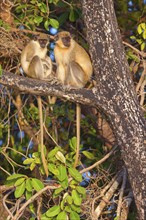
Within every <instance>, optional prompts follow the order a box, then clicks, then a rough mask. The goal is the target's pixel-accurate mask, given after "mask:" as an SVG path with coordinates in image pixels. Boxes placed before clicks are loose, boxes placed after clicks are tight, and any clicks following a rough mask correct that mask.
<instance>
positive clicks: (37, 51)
mask: <svg viewBox="0 0 146 220" xmlns="http://www.w3.org/2000/svg"><path fill="white" fill-rule="evenodd" d="M48 43H49V39H48V38H46V36H43V35H42V36H39V37H37V36H36V37H35V38H34V39H33V40H31V41H30V42H29V43H28V44H27V45H26V46H25V47H24V49H23V51H22V53H21V65H22V68H23V70H24V72H25V73H26V75H27V76H29V77H31V78H35V79H40V80H47V79H48V77H50V76H51V74H52V62H51V59H50V57H48V56H47V45H48ZM37 102H38V108H39V120H40V136H41V137H40V151H41V158H42V163H43V167H44V171H45V174H46V176H48V167H47V161H46V158H45V154H44V143H43V112H42V100H41V97H40V96H38V97H37Z"/></svg>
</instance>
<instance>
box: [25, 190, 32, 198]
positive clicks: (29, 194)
mask: <svg viewBox="0 0 146 220" xmlns="http://www.w3.org/2000/svg"><path fill="white" fill-rule="evenodd" d="M25 197H26V200H29V199H30V198H31V197H32V191H31V192H29V191H27V190H26V191H25Z"/></svg>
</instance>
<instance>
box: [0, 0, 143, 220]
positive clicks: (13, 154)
mask: <svg viewBox="0 0 146 220" xmlns="http://www.w3.org/2000/svg"><path fill="white" fill-rule="evenodd" d="M131 2H132V5H129V3H128V4H127V1H121V0H118V1H117V0H116V1H115V9H116V14H117V18H118V22H119V25H120V29H121V32H122V34H123V36H124V37H123V38H126V39H129V40H130V39H131V43H132V44H133V45H134V46H135V47H137V48H138V49H139V48H140V50H141V51H144V50H145V48H146V24H145V23H144V22H143V17H144V16H143V15H144V10H145V5H144V4H143V2H142V1H136V0H133V1H131ZM15 3H16V4H15V6H14V7H13V8H12V12H13V14H14V15H15V16H14V17H15V25H16V26H17V27H19V29H29V30H36V31H38V30H39V31H40V30H41V31H43V32H45V33H47V34H48V31H49V30H50V28H51V27H53V28H56V29H59V30H61V29H62V28H63V29H65V30H68V29H69V30H70V29H71V31H72V32H74V33H75V37H76V38H77V40H78V41H79V42H80V43H81V44H82V45H84V47H85V48H86V49H87V48H88V46H87V43H86V41H85V39H84V30H85V26H84V24H83V20H82V11H81V5H80V2H79V1H77V0H75V1H72V0H68V1H65V0H48V1H46V0H31V1H28V0H26V1H20V0H16V1H15ZM127 21H128V22H127ZM0 27H2V28H4V29H6V30H9V28H10V26H9V25H8V24H7V23H5V22H4V21H2V20H0ZM74 27H76V29H77V30H76V29H75V30H74ZM32 33H33V32H32ZM49 34H51V33H50V32H49ZM28 36H29V34H28ZM50 47H51V46H50ZM51 50H53V48H51ZM51 52H52V51H51ZM127 59H128V61H129V64H130V68H131V71H133V72H134V73H135V75H136V74H137V73H138V74H140V72H141V69H140V65H141V57H140V56H139V55H137V54H136V53H135V52H134V51H133V50H132V49H127ZM17 61H19V59H18V60H17ZM3 63H5V66H8V65H12V66H10V70H11V69H13V68H16V69H17V68H18V66H19V65H18V63H16V61H14V62H12V58H10V59H9V60H6V61H2V65H3ZM133 63H134V64H133ZM131 64H133V65H131ZM17 72H19V73H20V70H19V69H17ZM1 75H2V68H1V65H0V76H1ZM135 78H136V77H135ZM138 80H139V78H138ZM135 81H136V80H135ZM135 81H134V82H135ZM136 83H137V81H136ZM0 89H1V91H2V95H1V97H0V104H1V106H0V111H1V116H0V117H1V122H0V141H1V142H0V146H1V147H0V153H1V154H0V158H1V166H2V168H3V171H4V172H3V173H2V174H0V178H1V179H2V181H1V182H2V183H5V180H6V177H7V175H9V176H8V178H7V181H6V183H7V185H8V186H14V187H15V188H14V189H15V190H14V195H13V198H14V199H16V200H15V201H17V199H18V200H19V198H25V199H26V200H27V201H28V200H29V199H31V198H32V196H33V195H35V194H36V193H37V192H40V191H41V190H42V189H44V187H45V186H46V185H51V186H52V185H56V186H57V189H54V190H52V192H51V194H50V195H49V197H51V199H50V200H49V201H48V197H47V201H46V197H45V195H44V194H43V195H41V196H42V200H43V204H45V205H43V207H42V210H43V211H42V210H41V211H42V212H41V214H42V216H41V219H42V220H47V219H48V220H50V219H52V220H53V219H56V220H60V219H67V216H68V217H69V219H70V220H72V219H76V220H77V219H80V218H81V213H82V212H83V209H82V204H83V203H84V201H85V196H86V194H87V195H88V193H89V191H93V190H92V187H91V189H90V190H86V189H85V188H83V187H82V183H85V184H87V185H85V187H86V186H88V185H90V184H92V181H93V179H94V178H93V174H94V176H95V177H96V180H94V181H95V183H93V187H94V188H95V185H96V187H97V188H96V190H95V191H100V189H102V188H103V187H104V185H105V184H107V182H108V181H107V179H108V180H109V179H110V178H111V176H112V175H111V174H109V172H111V173H113V172H114V171H115V169H116V167H111V161H110V162H109V161H107V162H105V163H104V164H102V166H101V167H100V168H99V170H98V171H97V170H96V172H95V171H94V170H92V171H91V173H90V172H89V173H85V174H84V175H81V173H80V170H81V169H83V167H87V166H90V165H92V164H93V163H94V162H96V161H98V160H100V159H101V158H102V157H103V155H104V154H105V151H104V145H103V139H102V138H101V136H100V132H99V130H100V128H99V127H98V126H97V123H96V121H97V115H96V113H95V115H94V114H92V115H90V114H89V115H87V114H86V113H82V119H81V134H82V135H81V145H80V158H79V164H78V167H77V168H74V161H75V154H76V137H75V133H76V126H75V105H74V104H72V103H69V102H63V101H61V100H57V102H56V104H55V105H52V104H49V103H48V101H47V100H46V99H45V98H44V99H43V116H44V119H45V123H44V125H45V129H46V130H45V129H44V130H45V131H46V134H47V135H45V137H44V141H45V155H46V158H47V163H48V170H49V176H48V177H47V178H46V177H45V176H44V174H45V172H44V169H43V165H42V160H41V155H40V149H39V146H38V144H36V143H34V142H33V141H32V138H33V137H34V136H35V135H36V134H37V135H38V133H37V132H38V131H39V114H38V107H37V105H36V99H35V98H34V97H33V96H26V95H24V94H21V99H22V102H23V103H22V106H21V108H18V107H17V106H18V105H17V103H16V97H17V94H16V92H14V91H13V90H12V91H7V90H6V89H5V88H4V87H0ZM20 112H21V113H23V117H22V115H20ZM26 125H27V126H28V125H29V126H30V128H31V129H30V130H31V132H30V130H29V129H28V130H29V131H28V130H27V129H26V128H25V126H26ZM97 127H98V128H97ZM29 132H30V133H29ZM34 133H35V135H34ZM46 136H47V137H46ZM48 136H49V138H48ZM50 139H51V140H50ZM58 143H59V145H58ZM108 150H109V149H108ZM97 169H98V168H97ZM100 169H101V170H102V169H103V171H102V172H103V175H102V177H101V176H100V171H101V170H100ZM35 171H37V175H36V173H35ZM97 173H98V177H97ZM108 175H109V176H108ZM106 178H107V179H106ZM91 180H92V181H91ZM98 195H99V194H97V196H98ZM94 196H95V195H94V193H93V194H91V197H92V200H93V198H94ZM29 211H30V213H31V215H32V216H33V217H32V218H30V219H35V217H36V215H37V214H36V209H35V202H34V201H32V202H31V204H30V205H29ZM88 215H89V213H88ZM131 216H133V215H132V214H131ZM131 216H130V218H131V219H132V217H131ZM115 219H116V218H115Z"/></svg>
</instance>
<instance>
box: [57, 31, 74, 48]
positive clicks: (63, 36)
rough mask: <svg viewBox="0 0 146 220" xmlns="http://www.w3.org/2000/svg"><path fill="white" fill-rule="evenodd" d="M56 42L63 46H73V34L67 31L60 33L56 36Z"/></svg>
mask: <svg viewBox="0 0 146 220" xmlns="http://www.w3.org/2000/svg"><path fill="white" fill-rule="evenodd" d="M55 41H56V44H57V45H58V46H59V47H61V48H68V47H70V46H71V36H70V33H69V32H67V31H62V32H60V33H58V34H57V35H56V37H55Z"/></svg>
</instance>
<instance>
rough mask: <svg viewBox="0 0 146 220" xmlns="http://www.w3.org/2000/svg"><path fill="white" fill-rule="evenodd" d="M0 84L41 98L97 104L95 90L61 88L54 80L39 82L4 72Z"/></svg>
mask: <svg viewBox="0 0 146 220" xmlns="http://www.w3.org/2000/svg"><path fill="white" fill-rule="evenodd" d="M0 84H2V85H4V86H7V87H10V88H14V89H16V90H19V91H21V92H25V93H31V94H34V95H43V96H48V95H50V96H57V97H60V98H64V99H67V100H70V101H72V102H78V103H81V104H84V105H90V106H96V105H97V104H98V102H99V101H98V97H97V95H96V98H95V95H94V92H95V91H96V89H95V88H94V89H92V90H89V89H73V88H70V87H67V86H62V85H61V84H59V83H58V82H57V80H56V79H50V80H48V81H41V80H36V79H31V78H28V77H24V76H18V75H15V74H13V73H10V72H9V73H8V72H5V73H4V74H3V75H2V77H1V78H0ZM96 93H97V92H96Z"/></svg>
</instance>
